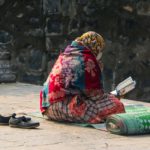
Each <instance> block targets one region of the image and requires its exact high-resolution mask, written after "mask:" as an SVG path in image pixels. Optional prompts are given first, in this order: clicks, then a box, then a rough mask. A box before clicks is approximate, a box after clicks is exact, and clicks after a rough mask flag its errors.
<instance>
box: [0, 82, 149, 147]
mask: <svg viewBox="0 0 150 150" xmlns="http://www.w3.org/2000/svg"><path fill="white" fill-rule="evenodd" d="M41 89H42V87H41V86H36V85H31V84H24V83H13V84H0V104H1V105H0V114H2V115H8V114H11V113H13V112H21V111H22V112H29V111H35V112H36V111H39V92H40V90H41ZM123 101H124V102H127V101H129V100H123ZM130 102H133V101H130ZM134 103H135V102H134ZM136 103H139V102H136ZM146 105H147V104H146ZM32 119H33V120H36V121H39V122H40V127H39V128H37V129H19V128H11V127H9V126H0V150H18V149H19V150H142V149H145V150H150V146H149V143H150V142H149V141H150V136H149V135H143V136H119V135H113V134H110V133H109V132H106V131H100V130H96V129H94V128H89V127H79V126H74V125H70V124H62V123H57V122H53V121H48V120H45V119H43V118H39V117H32Z"/></svg>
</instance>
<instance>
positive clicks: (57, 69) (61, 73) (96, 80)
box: [40, 41, 104, 112]
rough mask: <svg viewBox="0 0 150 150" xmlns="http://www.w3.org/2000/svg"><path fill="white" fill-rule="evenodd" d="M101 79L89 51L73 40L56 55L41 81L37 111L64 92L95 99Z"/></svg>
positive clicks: (98, 95)
mask: <svg viewBox="0 0 150 150" xmlns="http://www.w3.org/2000/svg"><path fill="white" fill-rule="evenodd" d="M101 80H102V76H101V70H100V68H99V65H98V62H97V60H96V58H95V56H94V55H93V54H92V52H91V50H89V49H88V48H86V47H84V46H83V45H82V44H80V43H78V42H76V41H73V42H72V44H71V45H69V46H68V47H67V48H66V49H65V51H64V52H63V53H62V54H60V56H59V57H58V59H57V61H56V63H55V64H54V66H53V68H52V70H51V72H50V74H49V76H48V78H47V81H46V82H45V84H44V88H43V90H42V91H41V94H40V108H41V111H42V112H44V111H45V109H46V108H47V107H49V106H50V105H51V104H53V103H56V102H59V101H63V100H64V99H65V98H66V97H67V96H68V95H69V96H70V95H72V96H78V95H79V96H81V95H82V96H85V97H86V99H91V100H97V99H99V98H100V97H102V95H103V93H104V92H103V86H102V81H101Z"/></svg>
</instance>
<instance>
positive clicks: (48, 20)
mask: <svg viewBox="0 0 150 150" xmlns="http://www.w3.org/2000/svg"><path fill="white" fill-rule="evenodd" d="M89 30H94V31H96V32H98V33H100V34H102V35H103V37H104V38H105V41H106V47H105V50H104V55H103V62H104V72H103V74H104V85H105V89H106V91H110V90H111V89H113V88H114V87H115V86H116V85H117V83H119V82H121V81H122V80H123V79H125V78H127V77H128V76H132V77H133V78H134V79H135V80H136V81H137V86H136V89H135V90H134V91H132V92H131V93H129V94H128V95H127V96H126V97H127V98H131V99H140V100H143V101H149V96H150V94H149V93H150V79H149V76H150V69H149V66H150V59H149V57H150V52H149V49H150V2H149V0H141V1H139V0H134V1H133V0H126V1H124V0H115V1H114V0H109V1H106V0H55V1H54V0H32V1H30V0H21V1H20V0H0V33H2V34H4V33H5V34H9V35H10V37H11V44H10V45H9V46H8V45H7V46H5V48H4V46H1V49H0V80H1V81H4V82H5V81H6V79H8V77H7V78H6V76H8V74H9V75H14V76H13V77H14V78H13V77H9V79H10V78H11V79H13V81H15V80H16V78H17V80H19V81H22V82H29V83H36V84H42V83H43V82H44V80H45V79H46V77H47V75H48V73H49V71H50V70H51V68H52V66H53V64H54V62H55V59H56V58H57V56H58V55H59V52H60V51H62V50H63V49H64V48H65V47H66V45H67V44H69V43H70V42H71V41H72V40H73V39H74V38H75V37H77V36H79V35H80V34H82V33H83V32H86V31H89ZM2 34H0V36H1V35H2ZM5 42H6V41H5ZM0 43H2V44H1V45H5V44H4V42H3V41H2V38H1V37H0ZM6 49H7V50H6ZM8 49H9V50H8ZM4 58H5V59H4ZM6 60H7V62H5V61H6ZM8 62H9V64H11V65H10V67H8V68H9V69H8V70H9V72H10V73H8V74H7V72H8V70H7V71H5V73H4V69H3V68H7V67H6V66H8V65H6V64H7V63H8ZM1 64H5V65H1ZM2 72H3V73H2ZM1 74H3V76H2V75H1ZM4 74H5V75H4ZM15 77H16V78H15ZM1 81H0V82H1Z"/></svg>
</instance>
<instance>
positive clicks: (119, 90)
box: [110, 77, 136, 96]
mask: <svg viewBox="0 0 150 150" xmlns="http://www.w3.org/2000/svg"><path fill="white" fill-rule="evenodd" d="M135 85H136V82H135V81H134V80H133V79H132V77H128V78H127V79H125V80H124V81H122V82H121V83H119V84H118V85H117V87H116V89H115V90H114V91H112V92H110V93H111V94H113V95H119V96H121V95H125V94H126V93H128V92H129V91H131V90H133V89H134V88H135Z"/></svg>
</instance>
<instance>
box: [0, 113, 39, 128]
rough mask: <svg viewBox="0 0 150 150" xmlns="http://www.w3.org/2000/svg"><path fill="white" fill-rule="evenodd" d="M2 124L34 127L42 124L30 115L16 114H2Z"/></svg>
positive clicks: (0, 122)
mask: <svg viewBox="0 0 150 150" xmlns="http://www.w3.org/2000/svg"><path fill="white" fill-rule="evenodd" d="M0 125H9V126H10V127H16V128H24V129H32V128H36V127H38V126H39V125H40V123H39V122H35V121H32V120H31V118H30V117H25V116H21V117H16V114H15V113H14V114H12V115H10V116H8V117H5V116H2V115H0Z"/></svg>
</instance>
